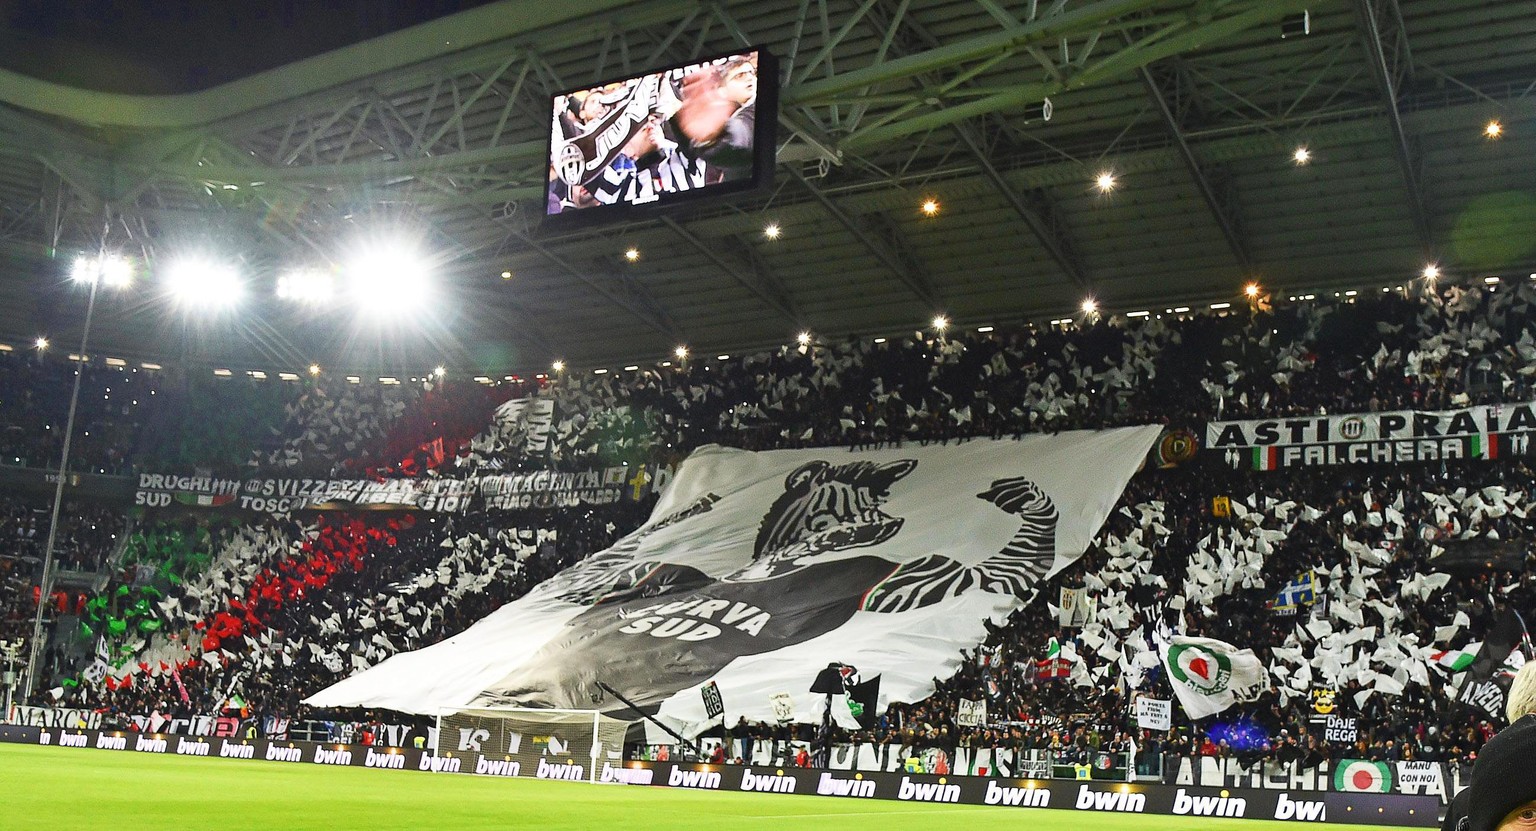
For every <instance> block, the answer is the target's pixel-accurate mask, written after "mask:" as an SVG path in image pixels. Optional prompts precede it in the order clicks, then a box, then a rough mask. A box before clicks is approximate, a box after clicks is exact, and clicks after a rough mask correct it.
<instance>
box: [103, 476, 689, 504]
mask: <svg viewBox="0 0 1536 831" xmlns="http://www.w3.org/2000/svg"><path fill="white" fill-rule="evenodd" d="M670 475H671V471H670V469H668V468H665V467H659V466H656V465H640V466H633V467H631V466H627V465H626V466H619V467H611V468H603V469H598V470H588V471H577V472H572V473H559V472H555V471H549V470H545V471H538V472H535V473H515V474H493V475H488V476H469V477H464V478H458V479H450V478H434V479H383V480H374V479H244V480H241V479H221V478H215V477H209V476H183V475H178V474H167V473H141V474H139V478H138V482H137V489H136V490H135V492H134V499H133V504H134V505H137V506H140V507H146V508H170V507H186V508H209V509H229V510H243V511H258V512H262V513H280V512H284V511H322V510H370V509H371V510H410V511H435V512H440V513H461V512H463V511H466V510H468V509H469V508H470V507H471V505H479V506H481V507H483V508H485V509H486V510H526V509H540V508H560V507H574V506H577V505H608V504H613V503H616V502H622V501H638V500H640V499H643V498H645V497H646V496H648V495H650V494H651V493H652V492H653V491H654V490H657V489H659V488H661V487H664V486H665V485H666V483H667V481H668V480H669V479H670ZM477 500H478V501H477Z"/></svg>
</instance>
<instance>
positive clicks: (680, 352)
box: [672, 346, 688, 358]
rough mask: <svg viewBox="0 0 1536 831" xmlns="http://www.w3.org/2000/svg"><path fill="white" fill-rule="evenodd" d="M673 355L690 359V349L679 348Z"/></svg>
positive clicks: (673, 351)
mask: <svg viewBox="0 0 1536 831" xmlns="http://www.w3.org/2000/svg"><path fill="white" fill-rule="evenodd" d="M672 354H673V355H676V356H677V357H678V358H686V357H688V347H686V346H679V347H678V348H676V349H674V350H672Z"/></svg>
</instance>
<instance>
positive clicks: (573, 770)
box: [535, 759, 587, 782]
mask: <svg viewBox="0 0 1536 831" xmlns="http://www.w3.org/2000/svg"><path fill="white" fill-rule="evenodd" d="M535 775H536V776H538V777H539V778H540V779H564V780H565V781H567V782H581V781H583V780H585V779H586V778H587V772H586V770H584V769H583V768H582V766H581V765H576V764H564V765H552V764H549V763H548V762H546V761H544V760H543V759H540V760H539V769H538V771H537V772H536V773H535Z"/></svg>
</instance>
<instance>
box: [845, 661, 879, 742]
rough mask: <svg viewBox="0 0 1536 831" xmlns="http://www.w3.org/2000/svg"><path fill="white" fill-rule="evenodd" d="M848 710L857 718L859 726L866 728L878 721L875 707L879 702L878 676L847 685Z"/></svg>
mask: <svg viewBox="0 0 1536 831" xmlns="http://www.w3.org/2000/svg"><path fill="white" fill-rule="evenodd" d="M847 694H848V710H849V711H850V712H852V713H853V717H854V718H855V719H857V720H858V722H859V726H860V727H862V728H864V729H865V730H868V729H870V728H872V727H874V726H875V725H876V724H877V723H878V722H879V720H880V719H879V715H878V714H877V713H876V712H875V709H876V708H877V707H878V706H879V703H880V676H878V675H876V676H875V677H874V678H871V679H869V680H868V681H865V682H863V683H859V684H849V685H848V690H847Z"/></svg>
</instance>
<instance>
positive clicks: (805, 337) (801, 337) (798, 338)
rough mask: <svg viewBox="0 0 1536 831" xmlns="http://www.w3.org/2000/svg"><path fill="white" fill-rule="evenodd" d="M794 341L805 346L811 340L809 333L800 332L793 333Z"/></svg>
mask: <svg viewBox="0 0 1536 831" xmlns="http://www.w3.org/2000/svg"><path fill="white" fill-rule="evenodd" d="M795 342H796V343H799V344H800V345H801V346H805V345H806V344H808V343H810V342H811V333H810V332H801V333H800V334H798V335H795Z"/></svg>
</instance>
